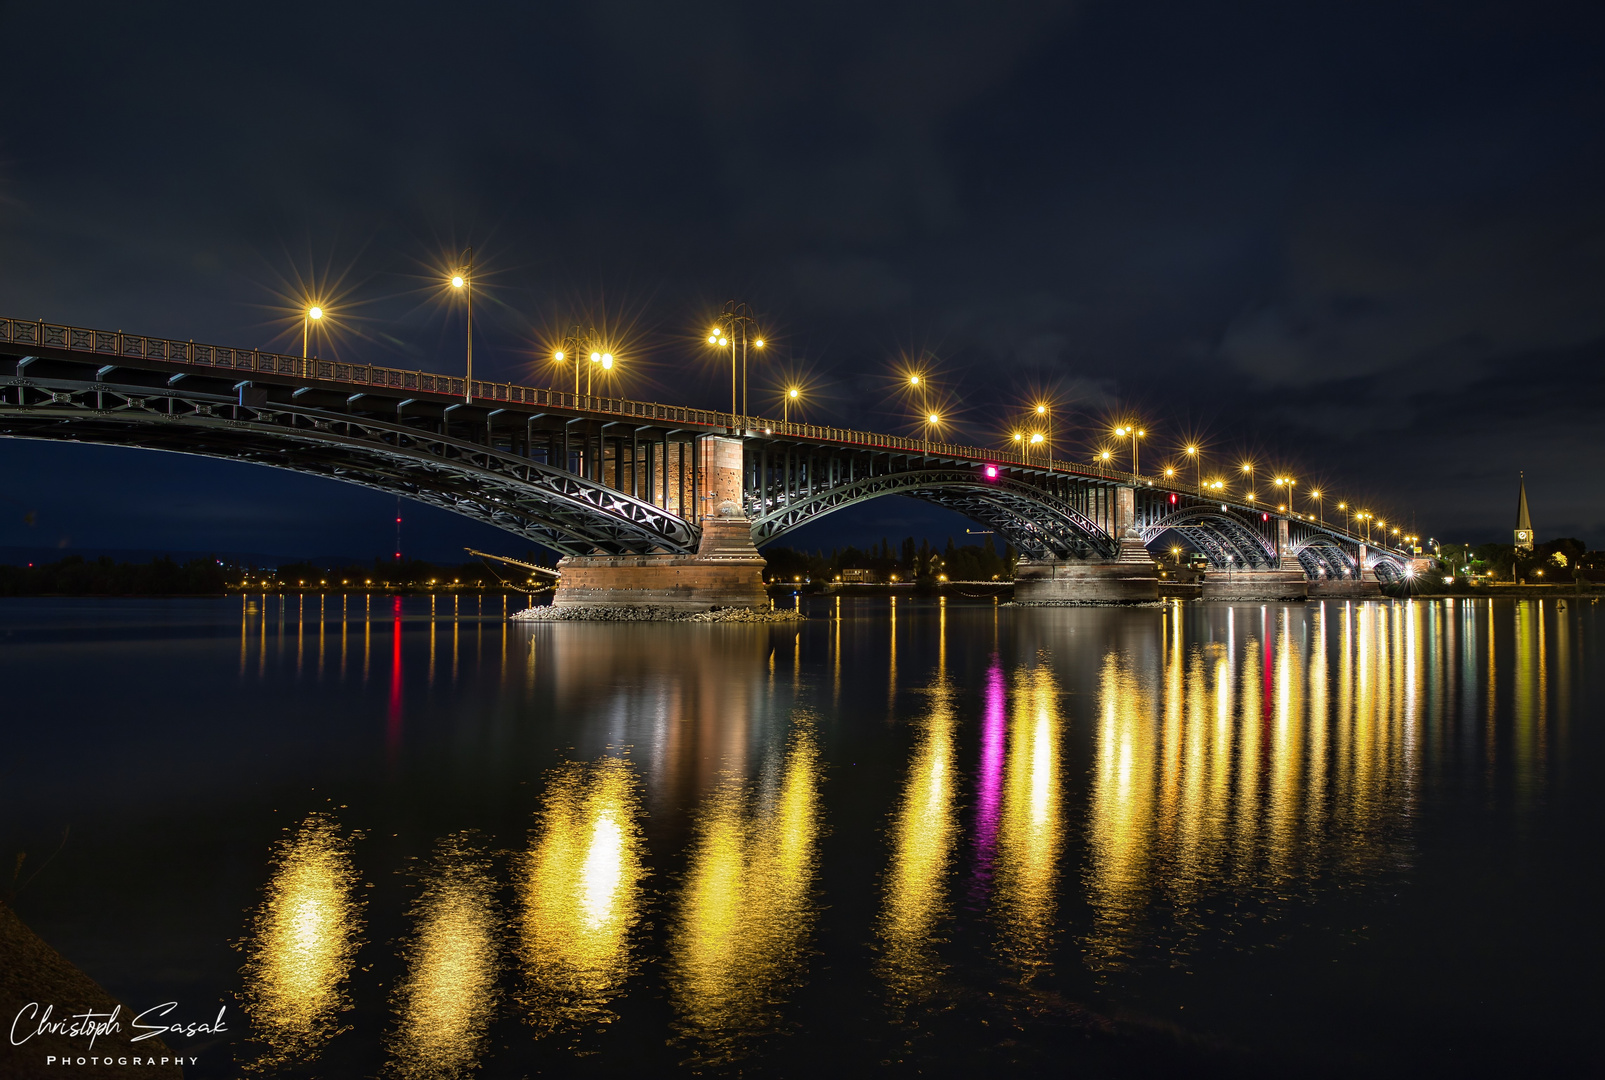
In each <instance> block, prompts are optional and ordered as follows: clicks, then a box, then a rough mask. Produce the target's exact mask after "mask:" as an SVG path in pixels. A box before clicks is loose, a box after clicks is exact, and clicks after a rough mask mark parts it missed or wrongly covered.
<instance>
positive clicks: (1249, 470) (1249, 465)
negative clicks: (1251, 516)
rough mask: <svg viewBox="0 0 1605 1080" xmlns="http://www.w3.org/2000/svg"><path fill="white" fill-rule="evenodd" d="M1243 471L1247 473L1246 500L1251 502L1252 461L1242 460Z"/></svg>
mask: <svg viewBox="0 0 1605 1080" xmlns="http://www.w3.org/2000/svg"><path fill="white" fill-rule="evenodd" d="M1243 471H1244V472H1245V473H1247V474H1248V501H1249V502H1253V501H1254V463H1253V462H1252V461H1245V462H1243Z"/></svg>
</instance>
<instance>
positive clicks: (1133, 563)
mask: <svg viewBox="0 0 1605 1080" xmlns="http://www.w3.org/2000/svg"><path fill="white" fill-rule="evenodd" d="M1115 515H1116V518H1115V528H1116V531H1115V535H1116V536H1118V537H1119V544H1120V547H1119V554H1118V555H1117V556H1116V557H1115V558H1113V559H1107V560H1098V561H1094V560H1090V559H1041V560H1027V559H1021V560H1020V562H1019V564H1018V565H1017V566H1016V567H1015V571H1014V602H1015V603H1016V604H1027V605H1030V604H1045V605H1051V604H1143V603H1151V602H1154V601H1157V600H1158V599H1159V572H1158V571H1157V570H1156V569H1155V566H1154V558H1153V556H1152V555H1150V554H1148V549H1147V548H1146V547H1144V546H1143V543H1142V537H1141V536H1140V534H1139V533H1138V532H1137V528H1136V520H1137V514H1136V491H1135V490H1134V489H1132V488H1129V487H1123V488H1118V489H1116V499H1115Z"/></svg>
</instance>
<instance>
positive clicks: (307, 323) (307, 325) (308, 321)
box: [292, 304, 323, 360]
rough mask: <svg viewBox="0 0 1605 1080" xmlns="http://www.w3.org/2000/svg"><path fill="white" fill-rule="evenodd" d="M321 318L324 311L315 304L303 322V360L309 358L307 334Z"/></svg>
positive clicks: (308, 309)
mask: <svg viewBox="0 0 1605 1080" xmlns="http://www.w3.org/2000/svg"><path fill="white" fill-rule="evenodd" d="M321 318H323V309H322V308H320V307H318V306H317V305H316V304H313V305H312V306H311V307H309V308H307V313H306V317H305V318H304V319H302V320H301V359H303V360H305V359H306V358H307V332H308V331H309V330H311V328H312V324H313V323H314V322H316V321H317V320H318V319H321ZM292 340H293V339H292Z"/></svg>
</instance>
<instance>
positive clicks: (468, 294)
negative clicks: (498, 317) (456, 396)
mask: <svg viewBox="0 0 1605 1080" xmlns="http://www.w3.org/2000/svg"><path fill="white" fill-rule="evenodd" d="M473 268H474V249H473V248H469V249H468V250H467V251H465V252H463V257H462V262H461V264H460V265H459V267H458V269H456V270H453V271H452V272H451V277H450V279H449V283H450V285H451V287H452V288H453V289H456V290H458V291H459V292H461V293H462V294H463V303H464V305H465V306H466V307H467V313H468V367H467V372H466V376H465V378H464V380H463V403H464V404H465V405H472V404H473V403H474V291H473V288H472V287H471V286H470V284H469V274H471V273H472V272H473Z"/></svg>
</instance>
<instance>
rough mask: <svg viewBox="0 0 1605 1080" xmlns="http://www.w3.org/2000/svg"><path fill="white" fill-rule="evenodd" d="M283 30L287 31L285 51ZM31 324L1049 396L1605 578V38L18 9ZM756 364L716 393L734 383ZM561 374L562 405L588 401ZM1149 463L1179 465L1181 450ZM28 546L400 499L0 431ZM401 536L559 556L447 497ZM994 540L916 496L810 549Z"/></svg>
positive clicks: (1290, 9)
mask: <svg viewBox="0 0 1605 1080" xmlns="http://www.w3.org/2000/svg"><path fill="white" fill-rule="evenodd" d="M247 12H249V13H250V14H247ZM0 30H3V38H4V40H5V41H6V42H7V43H8V46H7V58H6V78H5V89H4V92H3V93H0V245H3V252H4V258H3V259H0V309H3V313H4V314H6V315H10V316H14V317H22V318H44V319H46V320H49V321H53V322H66V323H71V324H75V325H81V326H90V327H97V328H107V329H125V330H129V331H133V332H144V333H152V334H162V335H168V336H172V337H180V338H194V339H196V340H203V341H213V342H217V343H221V344H230V345H259V346H272V347H277V348H280V349H283V350H284V351H296V350H298V349H299V347H300V341H299V322H297V321H296V319H295V315H294V312H293V310H292V308H293V306H294V299H295V297H296V296H297V294H298V293H299V292H300V290H301V287H302V285H303V284H311V285H312V286H314V287H315V291H317V292H318V293H319V294H320V296H323V297H333V299H330V300H329V301H328V303H329V306H330V309H331V319H330V323H331V330H332V331H334V333H333V334H332V336H331V337H330V338H328V339H326V340H323V341H321V342H319V343H318V345H317V347H318V350H319V351H320V352H321V353H322V354H323V355H325V356H327V355H330V354H339V355H341V356H347V357H354V358H355V357H360V358H363V359H366V360H370V361H372V362H375V363H383V364H389V365H395V366H407V367H422V368H425V369H431V370H437V371H443V370H444V371H456V370H460V366H461V364H462V336H463V332H462V325H461V321H460V315H459V314H457V313H455V312H454V310H453V309H451V308H449V307H447V306H446V305H444V304H442V302H441V290H440V288H439V281H440V278H441V276H442V274H443V272H444V270H445V268H446V267H447V266H448V265H450V263H451V261H452V258H453V255H454V254H455V252H457V251H459V250H461V249H462V248H464V247H467V246H470V245H472V246H473V248H474V249H475V251H476V253H477V259H478V266H479V271H478V274H477V275H476V279H477V280H479V281H480V282H481V300H480V303H479V305H478V307H477V308H476V348H475V369H476V373H481V372H482V373H483V374H484V375H486V376H487V377H501V378H507V379H518V380H521V381H532V382H535V383H536V384H538V385H548V384H551V383H553V382H554V381H556V379H557V378H559V376H556V375H555V374H554V373H553V371H552V368H551V366H550V365H549V364H546V363H543V362H542V354H543V352H544V346H543V345H542V344H541V342H543V341H544V340H547V339H548V337H549V335H550V334H551V333H552V331H553V330H554V329H559V328H561V326H563V325H566V324H567V322H569V321H570V320H578V321H585V322H594V323H596V324H598V325H599V327H605V328H609V329H611V330H612V331H614V332H615V333H616V334H617V337H618V340H619V342H620V345H619V354H620V356H621V381H620V383H619V387H618V389H619V391H620V392H622V393H625V394H628V395H629V396H633V397H640V398H648V399H656V400H667V401H674V402H677V403H689V404H698V405H703V406H708V407H726V406H727V405H728V381H727V380H728V373H727V369H726V370H725V371H723V372H722V371H721V369H720V368H719V367H718V365H717V364H716V363H714V362H713V361H712V359H711V358H710V357H709V356H708V355H707V350H706V348H705V347H702V346H701V345H700V337H701V333H705V322H706V319H707V317H708V315H709V314H710V313H711V312H713V311H716V310H717V308H718V307H719V305H720V304H721V303H723V302H724V301H725V300H726V299H730V298H737V299H742V300H745V301H747V302H749V303H750V304H752V305H753V306H754V307H755V308H757V310H758V311H759V312H760V313H761V314H763V315H764V316H765V329H766V332H767V333H768V335H769V337H770V339H771V341H772V343H773V347H772V348H771V350H770V356H769V358H768V359H767V360H765V361H764V363H762V364H760V365H758V366H757V367H756V368H755V373H754V377H753V387H754V405H755V407H756V406H757V405H758V404H760V403H761V404H763V405H764V406H765V407H766V408H772V411H773V412H774V413H776V414H778V412H779V407H778V400H777V399H775V398H774V397H773V396H772V394H771V391H772V390H773V388H775V387H777V386H779V385H781V384H782V383H783V382H785V381H786V380H787V379H788V378H791V377H800V378H802V379H803V380H804V382H805V384H806V385H807V386H808V387H809V392H808V404H807V407H806V409H805V410H804V415H805V417H806V418H807V419H811V420H817V421H820V422H830V423H836V424H845V425H853V426H862V427H872V428H876V429H880V430H894V431H904V432H910V433H912V432H913V431H914V430H915V429H914V428H913V425H912V411H911V409H910V408H909V405H908V403H907V402H906V401H903V400H900V399H899V397H898V394H897V386H896V380H895V378H894V372H895V370H896V368H897V364H898V363H899V358H900V357H907V356H912V355H929V356H930V357H932V358H933V359H932V360H931V361H930V365H929V366H930V370H931V372H932V377H933V379H935V380H936V386H937V388H938V391H939V392H940V393H941V395H942V397H943V400H944V401H945V402H946V404H945V405H944V411H945V412H948V413H949V414H951V415H953V416H954V418H955V420H956V421H957V427H956V429H955V430H954V431H953V432H952V433H951V434H952V437H953V438H954V439H955V440H956V441H966V442H974V443H979V444H982V445H989V444H995V443H997V442H999V441H1000V440H1001V438H1002V437H1003V435H1002V433H1003V432H1005V431H1006V430H1007V429H1008V428H1009V427H1010V425H1011V422H1012V421H1013V420H1014V419H1015V418H1017V417H1018V416H1019V415H1020V408H1021V406H1022V404H1023V403H1024V402H1025V401H1027V400H1028V399H1030V398H1032V397H1033V396H1034V395H1036V394H1039V393H1044V392H1046V393H1050V394H1051V395H1052V396H1053V398H1054V400H1055V401H1056V402H1058V405H1059V409H1058V412H1059V417H1060V420H1059V423H1058V424H1057V425H1056V426H1057V428H1058V430H1057V431H1056V436H1057V437H1058V438H1059V440H1060V456H1061V457H1070V458H1075V459H1079V460H1086V459H1088V458H1089V457H1090V456H1091V454H1092V453H1093V451H1094V450H1095V449H1096V447H1097V446H1098V445H1099V444H1100V443H1101V442H1102V441H1103V440H1104V438H1105V436H1106V433H1107V432H1108V430H1109V429H1110V427H1111V426H1112V424H1113V422H1114V421H1115V420H1117V419H1125V418H1127V417H1135V418H1137V419H1139V420H1140V421H1141V422H1142V423H1144V424H1145V425H1146V426H1147V428H1148V429H1149V431H1151V432H1152V440H1151V444H1150V445H1149V446H1148V447H1147V448H1145V450H1144V458H1145V463H1147V462H1148V461H1156V460H1158V459H1159V458H1160V457H1163V456H1165V454H1166V452H1167V451H1168V450H1170V449H1171V448H1172V447H1174V446H1175V445H1177V444H1178V443H1179V442H1180V441H1182V440H1184V439H1185V438H1187V437H1189V436H1195V437H1198V438H1200V439H1201V440H1202V441H1203V442H1204V443H1205V444H1206V445H1208V446H1209V447H1210V454H1211V455H1212V457H1211V460H1212V462H1220V463H1222V464H1223V465H1225V466H1227V467H1230V468H1233V469H1235V466H1236V463H1237V462H1238V461H1240V460H1242V458H1243V456H1244V455H1245V454H1249V455H1252V456H1253V457H1255V459H1256V460H1258V461H1259V462H1260V463H1261V468H1262V474H1263V473H1265V472H1269V471H1271V470H1273V469H1280V470H1287V471H1290V472H1292V473H1293V474H1295V475H1297V476H1299V477H1301V478H1303V483H1304V486H1305V487H1306V488H1308V487H1313V486H1320V487H1322V488H1324V489H1325V490H1326V491H1327V492H1329V498H1330V499H1332V500H1333V501H1335V500H1336V499H1337V498H1347V499H1349V500H1350V501H1353V502H1364V503H1367V504H1369V505H1371V506H1372V507H1375V508H1378V509H1379V510H1380V511H1382V512H1384V513H1386V514H1388V515H1389V516H1392V517H1396V518H1398V519H1401V520H1405V521H1413V522H1414V524H1415V531H1418V532H1420V533H1421V534H1422V535H1424V536H1426V535H1431V536H1435V537H1437V538H1439V539H1441V540H1455V541H1465V540H1470V541H1484V540H1496V539H1497V540H1506V541H1508V540H1509V538H1510V529H1511V527H1512V520H1513V515H1514V509H1515V501H1516V481H1517V473H1518V470H1525V472H1526V476H1527V482H1528V489H1529V493H1530V497H1531V503H1532V509H1533V516H1534V522H1535V525H1536V528H1537V531H1538V535H1539V539H1540V540H1543V539H1547V538H1550V537H1554V536H1557V535H1573V536H1580V537H1582V538H1584V539H1585V540H1586V541H1587V542H1588V543H1589V545H1590V546H1591V547H1601V546H1605V476H1602V473H1601V469H1600V462H1601V460H1602V451H1605V424H1602V423H1601V422H1600V412H1601V403H1602V401H1605V365H1602V364H1601V361H1602V359H1605V61H1602V57H1605V5H1600V4H1598V3H1589V4H1575V5H1559V4H1545V3H1525V4H1500V5H1492V4H1477V3H1448V2H1444V3H1434V4H1400V3H1383V4H1362V3H1346V4H1286V3H1266V4H1227V5H1212V4H1147V3H1084V4H1064V5H1055V4H1001V3H989V4H975V3H971V4H943V3H928V2H927V3H919V4H913V3H908V4H896V5H893V4H886V5H871V4H862V3H853V4H845V3H828V2H826V3H820V2H816V3H810V4H807V5H795V6H791V5H782V4H774V3H771V4H750V5H739V4H733V3H732V4H696V3H692V4H661V3H606V2H603V3H591V4H573V5H563V6H557V5H536V4H519V5H507V6H505V7H500V6H493V5H468V4H447V5H443V4H438V3H435V4H429V5H421V4H419V5H413V4H402V3H390V4H384V5H371V6H367V7H366V9H365V10H359V9H358V8H357V6H356V5H323V4H320V5H308V6H299V5H294V4H276V5H253V6H249V7H247V6H244V5H217V4H209V5H195V6H193V7H190V8H189V9H187V10H186V9H184V8H182V7H180V6H177V5H171V6H169V5H131V4H118V5H105V6H103V7H99V8H96V6H94V5H76V4H29V5H20V4H6V5H4V6H0ZM721 375H723V378H724V379H725V380H726V381H724V382H721ZM561 378H563V379H564V380H565V381H566V379H567V377H566V376H561ZM1150 455H1152V456H1150ZM0 470H3V475H4V476H5V477H6V480H5V484H4V487H3V489H0V492H3V494H0V547H38V548H61V549H62V550H64V551H70V550H73V549H80V550H82V549H90V548H116V549H162V550H171V551H175V552H204V551H208V550H214V551H231V552H261V553H268V554H275V555H351V556H357V557H363V558H371V557H372V556H374V555H378V554H381V553H387V552H388V551H389V550H390V548H391V539H390V538H391V530H392V529H393V524H392V521H391V518H392V514H393V509H394V501H393V500H392V499H390V498H388V497H386V496H382V495H379V494H377V493H371V492H365V491H362V490H360V489H356V488H352V487H348V486H345V485H341V484H335V483H330V482H327V481H317V480H312V479H307V478H301V477H297V476H293V475H291V474H287V473H277V472H274V471H271V470H267V469H260V468H255V467H251V466H244V465H235V464H229V463H223V462H213V461H205V460H202V459H197V458H185V457H178V456H171V455H158V454H152V453H142V452H138V451H131V450H115V449H107V448H98V447H78V446H64V445H55V444H49V443H29V442H19V441H12V440H0ZM406 516H407V526H406V528H407V533H406V537H405V540H404V546H405V547H406V548H407V550H408V552H409V553H410V554H415V555H418V556H421V557H426V558H437V559H452V558H459V557H461V556H460V554H459V552H460V548H461V546H462V545H463V544H475V545H476V546H485V545H498V546H499V547H500V548H501V549H507V550H511V549H513V548H521V547H522V546H523V545H522V543H521V542H519V541H514V540H512V539H511V538H508V537H505V536H504V535H503V534H499V533H496V532H495V531H494V530H490V529H488V528H486V527H483V526H479V525H475V524H472V523H470V522H468V521H467V520H465V519H458V518H455V517H453V516H451V515H448V514H445V513H443V512H438V511H433V510H427V509H425V508H423V507H409V508H408V509H407V511H406ZM963 528H964V523H963V522H962V520H960V519H956V518H951V517H948V516H946V515H945V514H944V513H943V512H939V511H935V510H931V509H927V508H924V507H923V506H921V505H919V504H915V503H912V502H907V501H903V500H886V501H884V502H882V503H878V504H875V505H873V506H869V507H865V508H862V509H860V510H857V511H854V512H851V514H846V513H844V514H842V515H839V516H838V517H837V518H833V519H829V520H828V521H826V522H821V523H820V524H818V525H816V526H814V527H812V528H811V530H810V531H809V532H808V533H807V534H806V535H804V536H801V537H800V538H799V539H800V540H801V542H805V543H807V544H808V546H814V545H816V544H822V545H824V546H826V547H829V546H830V545H831V544H833V543H846V542H856V541H866V540H876V541H878V540H879V539H880V538H881V537H882V536H890V537H892V538H893V540H894V541H895V540H896V539H897V538H898V537H900V536H901V535H904V534H906V533H909V532H915V533H916V534H928V535H931V536H932V537H933V538H937V537H945V536H946V535H947V534H948V533H958V534H962V530H963Z"/></svg>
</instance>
